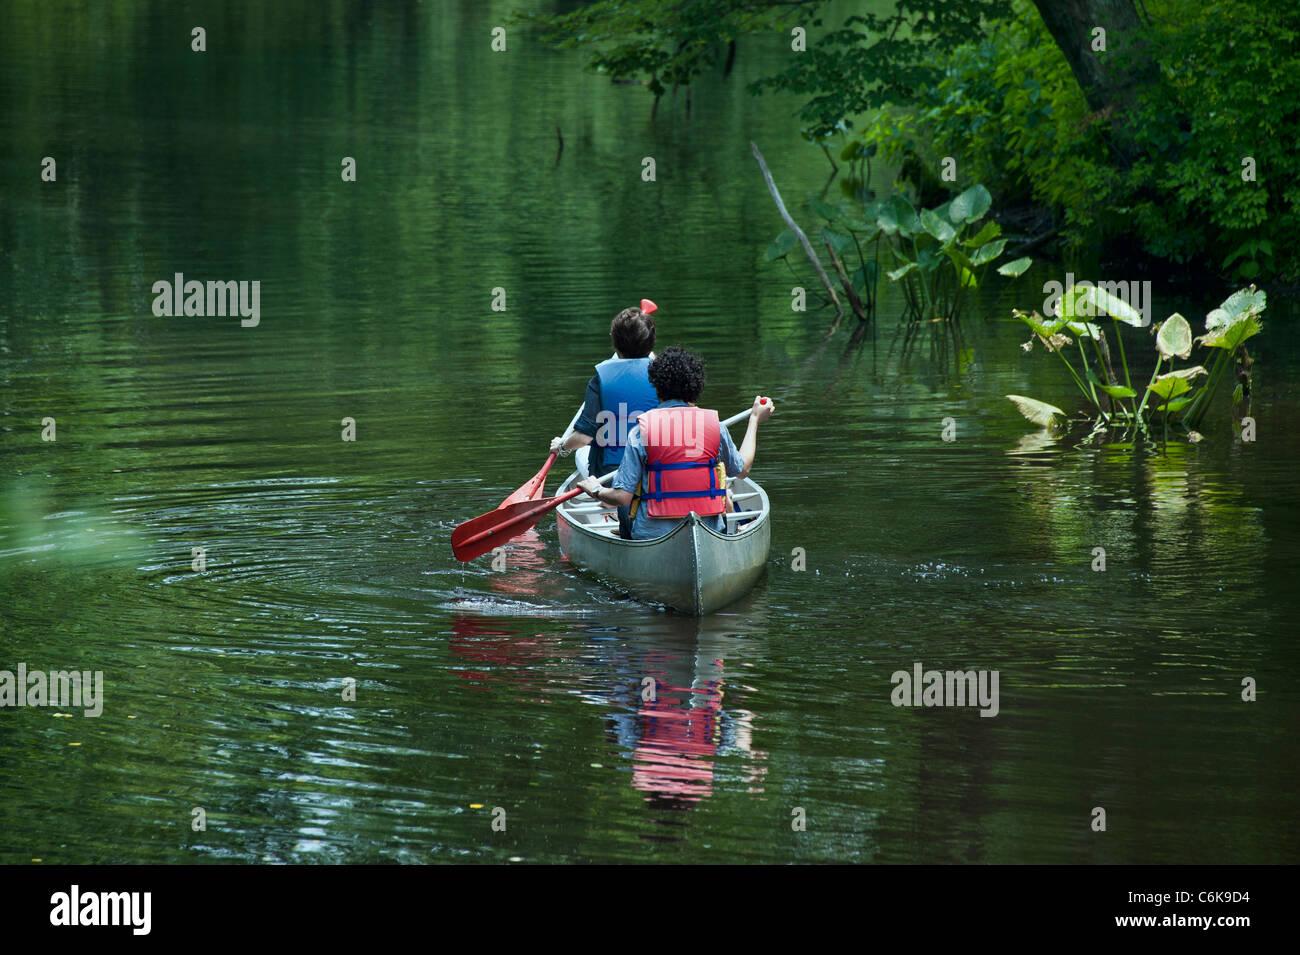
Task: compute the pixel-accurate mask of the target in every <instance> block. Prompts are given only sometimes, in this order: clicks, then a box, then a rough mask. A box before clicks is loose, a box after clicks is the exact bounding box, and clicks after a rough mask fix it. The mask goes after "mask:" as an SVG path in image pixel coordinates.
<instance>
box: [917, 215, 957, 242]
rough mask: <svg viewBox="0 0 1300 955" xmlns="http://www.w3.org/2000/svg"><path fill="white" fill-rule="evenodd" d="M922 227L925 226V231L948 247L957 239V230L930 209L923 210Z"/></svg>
mask: <svg viewBox="0 0 1300 955" xmlns="http://www.w3.org/2000/svg"><path fill="white" fill-rule="evenodd" d="M921 225H923V226H925V231H926V232H928V233H930V235H932V236H934V237H935V238H936V239H938V240H939V241H940V242H941V243H943V244H944V245H947V244H948V243H949V242H951V241H952V240H953V239H954V238H956V237H957V230H956V229H954V228H953V227H952V225H951V223H949V222H948V221H947V220H946V219H944V218H942V217H941V216H939V214H938V213H936V212H931V211H930V210H929V209H923V210H921Z"/></svg>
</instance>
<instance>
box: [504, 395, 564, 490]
mask: <svg viewBox="0 0 1300 955" xmlns="http://www.w3.org/2000/svg"><path fill="white" fill-rule="evenodd" d="M582 409H583V405H579V406H578V410H577V411H575V412H574V413H573V420H572V421H570V422H569V426H568V427H567V428H565V429H564V438H565V439H566V440H567V439H568V437H569V435H571V434H573V428H574V425H576V424H577V423H578V419H579V418H581V417H582ZM555 458H556V454H555V452H554V451H552V452H551V455H550V457H548V458H547V459H546V463H545V464H543V465H542V469H541V470H540V471H538V472H537V473H536V474H534V475H533V476H532V477H530V478H529V479H528V480H527V481H525V482H524V483H523V484H521V485H520V486H519V489H518V490H517V491H515V492H514V493H513V494H511V495H510V496H509V497H507V498H506V499H505V500H504V501H502V502H501V503H500V504H498V505H497V510H501V509H502V508H503V507H509V506H510V505H511V504H518V503H519V502H520V501H535V500H537V498H539V497H541V496H542V493H543V489H544V488H545V487H546V474H547V472H548V471H550V470H551V465H552V464H554V463H555Z"/></svg>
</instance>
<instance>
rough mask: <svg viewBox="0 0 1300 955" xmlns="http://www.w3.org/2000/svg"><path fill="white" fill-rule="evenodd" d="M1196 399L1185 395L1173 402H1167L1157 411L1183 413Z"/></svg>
mask: <svg viewBox="0 0 1300 955" xmlns="http://www.w3.org/2000/svg"><path fill="white" fill-rule="evenodd" d="M1195 400H1196V399H1195V398H1194V397H1193V396H1192V395H1183V396H1182V397H1181V398H1175V399H1174V400H1173V401H1166V402H1165V403H1164V404H1162V405H1160V406H1159V407H1158V408H1157V409H1156V410H1157V411H1168V412H1169V413H1170V414H1173V413H1174V412H1175V411H1182V410H1183V409H1184V408H1186V407H1187V406H1188V405H1190V404H1191V403H1192V402H1193V401H1195Z"/></svg>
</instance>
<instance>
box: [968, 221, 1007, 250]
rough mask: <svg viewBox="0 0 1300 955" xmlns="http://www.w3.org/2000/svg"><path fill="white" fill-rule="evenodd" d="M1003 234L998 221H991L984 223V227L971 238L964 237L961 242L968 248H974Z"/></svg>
mask: <svg viewBox="0 0 1300 955" xmlns="http://www.w3.org/2000/svg"><path fill="white" fill-rule="evenodd" d="M1001 234H1002V226H1000V225H998V224H997V223H996V222H993V221H989V222H986V223H984V226H983V228H981V229H980V230H979V231H978V232H976V233H975V234H974V235H973V236H971V237H970V238H969V239H963V240H962V243H961V244H962V245H964V246H966V248H968V249H973V248H975V247H976V246H980V245H983V244H984V243H985V242H991V241H993V240H994V239H996V238H997V237H998V236H1000V235H1001Z"/></svg>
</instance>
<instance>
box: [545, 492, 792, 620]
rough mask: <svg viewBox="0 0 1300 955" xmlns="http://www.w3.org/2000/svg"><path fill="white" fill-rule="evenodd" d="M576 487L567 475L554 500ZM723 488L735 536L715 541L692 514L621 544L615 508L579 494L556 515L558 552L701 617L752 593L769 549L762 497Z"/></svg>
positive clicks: (641, 594) (618, 584)
mask: <svg viewBox="0 0 1300 955" xmlns="http://www.w3.org/2000/svg"><path fill="white" fill-rule="evenodd" d="M578 480H581V478H579V476H578V475H577V474H576V473H574V474H572V475H570V476H569V478H568V480H566V481H565V482H564V484H563V486H562V487H561V488H560V490H559V491H558V492H557V494H563V493H564V492H565V491H567V490H569V489H570V488H572V487H573V486H574V483H575V482H576V481H578ZM728 487H730V488H731V492H732V495H733V497H734V498H735V500H736V504H737V506H738V507H741V508H743V510H742V511H740V512H738V513H736V514H729V515H727V525H728V528H729V529H730V528H733V527H735V528H736V530H735V531H734V533H728V534H720V533H718V532H717V531H715V530H714V529H713V528H712V527H709V526H707V525H705V524H704V523H703V522H702V521H701V520H700V518H699V517H697V516H696V515H695V514H691V515H689V516H688V517H687V518H686V519H685V520H683V521H682V522H681V523H680V524H678V525H677V527H675V528H674V529H673V530H672V531H671V532H670V533H668V534H667V535H665V536H663V537H659V538H656V539H655V540H647V541H629V540H623V539H622V538H621V537H619V536H618V517H617V514H616V513H615V511H614V509H613V508H607V507H603V506H601V505H600V504H598V503H597V502H596V501H594V500H592V499H591V498H590V497H588V496H586V495H585V494H584V495H579V496H578V497H575V498H574V499H573V500H571V501H566V502H565V503H564V504H561V505H560V506H559V507H558V508H557V509H556V512H555V513H556V528H557V530H558V532H559V537H560V549H561V550H562V551H563V552H564V556H565V557H566V558H568V560H569V561H570V562H571V563H573V564H576V565H577V566H578V567H581V568H582V569H584V570H586V571H588V572H590V573H592V574H594V575H595V576H596V577H598V578H600V579H601V580H602V581H604V582H606V583H608V584H611V585H613V586H614V587H615V588H617V589H620V590H623V591H626V592H627V593H630V594H632V595H633V596H634V597H637V598H638V599H641V600H645V601H649V602H651V603H659V604H663V605H665V606H667V607H670V608H672V609H673V610H677V611H679V612H681V613H686V614H692V615H694V616H697V617H702V616H704V615H705V614H708V613H712V612H713V611H715V610H720V609H721V608H723V607H725V606H727V604H729V603H731V602H732V601H735V600H738V599H739V598H740V597H743V596H744V595H745V594H747V593H748V592H749V591H750V590H751V589H752V588H753V586H754V584H755V583H756V582H757V581H758V578H759V577H761V576H762V575H763V569H764V567H765V566H766V564H767V555H768V551H769V549H770V547H771V543H772V528H771V505H770V503H769V502H768V499H767V492H766V491H764V490H763V489H762V487H760V486H759V485H758V484H757V483H756V482H755V481H752V480H750V479H748V478H732V479H731V480H730V481H729V482H728ZM737 525H738V526H737Z"/></svg>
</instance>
